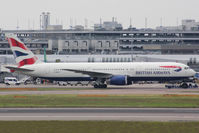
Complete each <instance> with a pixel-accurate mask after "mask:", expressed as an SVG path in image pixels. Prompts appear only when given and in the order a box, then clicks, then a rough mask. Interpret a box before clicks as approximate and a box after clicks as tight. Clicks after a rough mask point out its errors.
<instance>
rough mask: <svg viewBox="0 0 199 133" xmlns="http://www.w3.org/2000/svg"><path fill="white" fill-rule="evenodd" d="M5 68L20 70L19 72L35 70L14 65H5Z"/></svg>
mask: <svg viewBox="0 0 199 133" xmlns="http://www.w3.org/2000/svg"><path fill="white" fill-rule="evenodd" d="M5 68H8V69H10V70H13V71H18V72H31V71H34V70H31V69H27V68H19V67H14V66H5Z"/></svg>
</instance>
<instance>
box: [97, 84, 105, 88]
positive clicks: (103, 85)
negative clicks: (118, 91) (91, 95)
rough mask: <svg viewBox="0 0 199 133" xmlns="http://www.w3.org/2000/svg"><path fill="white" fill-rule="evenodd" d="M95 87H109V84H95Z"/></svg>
mask: <svg viewBox="0 0 199 133" xmlns="http://www.w3.org/2000/svg"><path fill="white" fill-rule="evenodd" d="M94 88H107V85H106V84H99V85H97V84H95V85H94Z"/></svg>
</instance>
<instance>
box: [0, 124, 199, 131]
mask: <svg viewBox="0 0 199 133" xmlns="http://www.w3.org/2000/svg"><path fill="white" fill-rule="evenodd" d="M0 133H199V122H124V121H0Z"/></svg>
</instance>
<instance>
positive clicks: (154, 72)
mask: <svg viewBox="0 0 199 133" xmlns="http://www.w3.org/2000/svg"><path fill="white" fill-rule="evenodd" d="M135 74H136V75H170V74H171V73H170V71H136V72H135Z"/></svg>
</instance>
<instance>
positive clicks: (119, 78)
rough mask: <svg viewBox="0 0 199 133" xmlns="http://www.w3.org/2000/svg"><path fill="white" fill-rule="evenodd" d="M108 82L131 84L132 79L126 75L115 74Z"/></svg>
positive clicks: (112, 83)
mask: <svg viewBox="0 0 199 133" xmlns="http://www.w3.org/2000/svg"><path fill="white" fill-rule="evenodd" d="M109 84H110V85H130V84H132V81H131V80H130V79H129V77H128V76H124V75H117V76H113V77H111V78H110V80H109Z"/></svg>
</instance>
